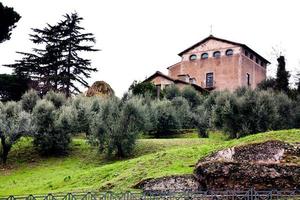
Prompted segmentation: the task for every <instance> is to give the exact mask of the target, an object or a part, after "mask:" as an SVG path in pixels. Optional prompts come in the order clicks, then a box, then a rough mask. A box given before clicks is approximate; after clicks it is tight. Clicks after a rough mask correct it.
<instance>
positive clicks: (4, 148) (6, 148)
mask: <svg viewBox="0 0 300 200" xmlns="http://www.w3.org/2000/svg"><path fill="white" fill-rule="evenodd" d="M1 145H2V154H1V159H2V163H3V164H4V165H5V164H6V161H7V156H8V152H9V151H10V148H11V146H10V145H7V144H6V141H5V137H4V136H3V135H1Z"/></svg>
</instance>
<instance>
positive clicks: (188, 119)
mask: <svg viewBox="0 0 300 200" xmlns="http://www.w3.org/2000/svg"><path fill="white" fill-rule="evenodd" d="M171 103H172V106H173V107H174V109H176V112H175V114H176V118H177V120H178V127H177V128H184V129H189V128H195V126H196V122H195V118H194V115H193V113H192V112H191V109H190V106H189V103H188V101H187V100H186V99H185V98H183V97H175V98H174V99H173V100H172V101H171Z"/></svg>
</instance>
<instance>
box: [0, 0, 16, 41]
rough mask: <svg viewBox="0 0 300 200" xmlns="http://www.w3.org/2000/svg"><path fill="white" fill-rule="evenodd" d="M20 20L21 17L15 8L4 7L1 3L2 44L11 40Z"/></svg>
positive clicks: (0, 37) (0, 39) (0, 30)
mask: <svg viewBox="0 0 300 200" xmlns="http://www.w3.org/2000/svg"><path fill="white" fill-rule="evenodd" d="M20 18H21V16H20V15H19V14H18V13H17V12H16V11H14V9H13V8H10V7H7V6H3V4H2V3H1V2H0V43H2V42H4V41H5V40H9V39H10V36H11V31H12V29H13V28H15V27H16V25H15V23H17V22H18V21H19V20H20Z"/></svg>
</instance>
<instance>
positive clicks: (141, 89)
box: [129, 81, 157, 97]
mask: <svg viewBox="0 0 300 200" xmlns="http://www.w3.org/2000/svg"><path fill="white" fill-rule="evenodd" d="M129 90H130V91H131V92H132V94H133V95H142V96H144V95H145V94H150V96H151V97H156V96H157V89H156V86H155V85H154V84H153V83H152V82H137V81H134V82H133V83H132V84H131V86H130V88H129Z"/></svg>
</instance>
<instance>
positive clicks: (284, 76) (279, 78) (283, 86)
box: [276, 56, 290, 92]
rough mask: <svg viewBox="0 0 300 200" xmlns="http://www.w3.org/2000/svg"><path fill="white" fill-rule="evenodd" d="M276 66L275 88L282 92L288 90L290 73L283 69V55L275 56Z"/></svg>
mask: <svg viewBox="0 0 300 200" xmlns="http://www.w3.org/2000/svg"><path fill="white" fill-rule="evenodd" d="M277 62H278V67H277V74H276V89H277V90H279V91H283V92H288V91H289V78H290V74H289V72H288V71H286V69H285V58H284V56H279V57H278V58H277Z"/></svg>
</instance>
